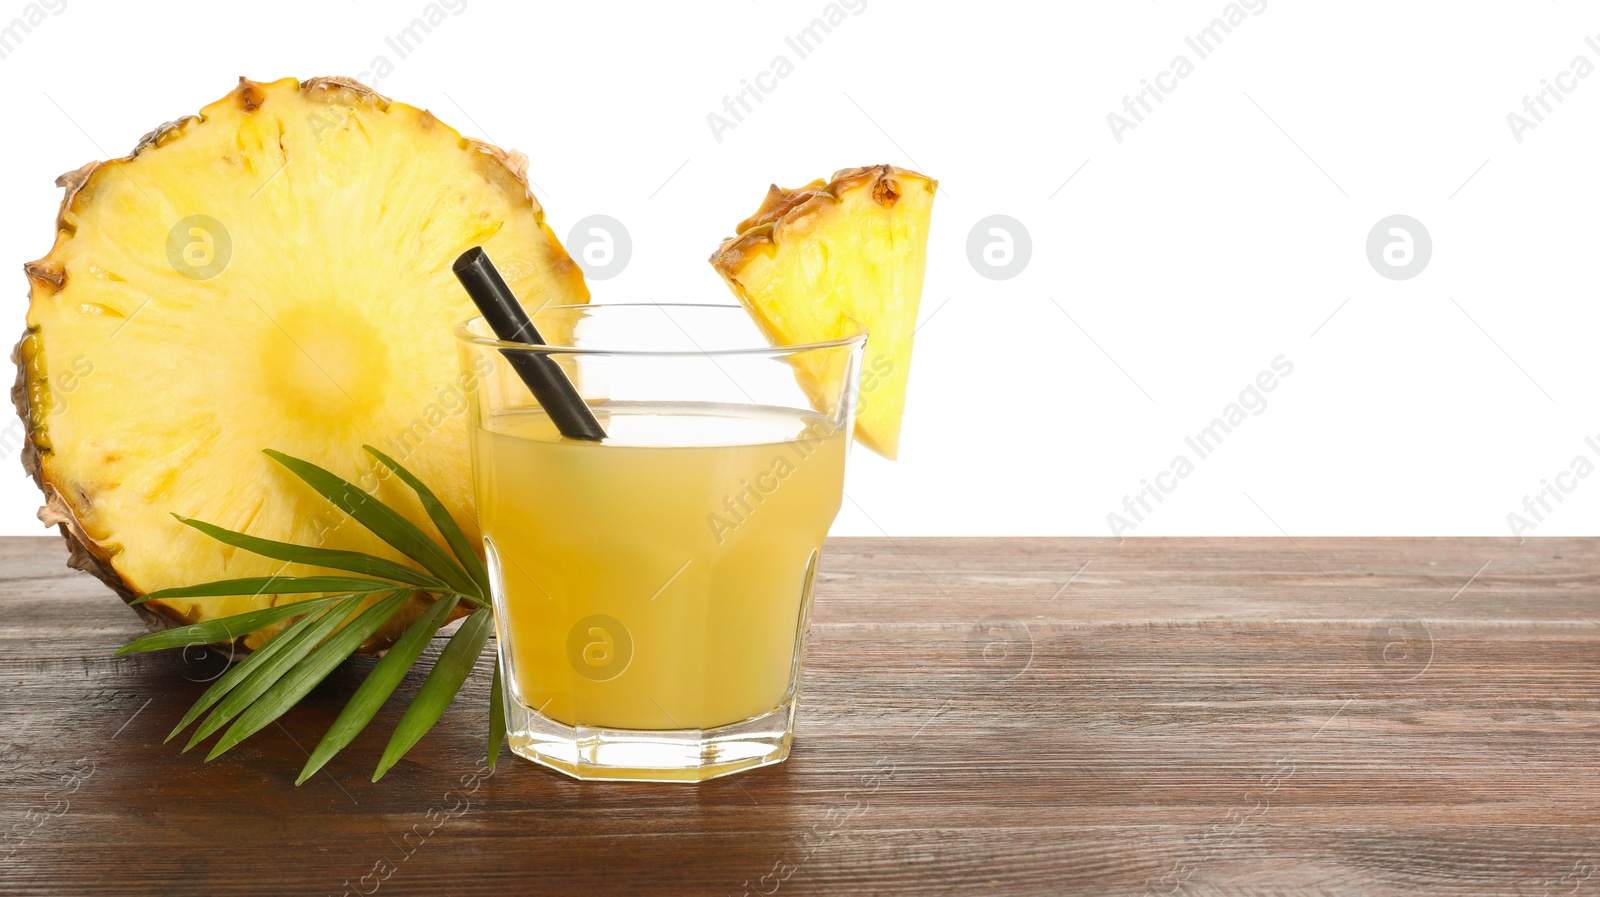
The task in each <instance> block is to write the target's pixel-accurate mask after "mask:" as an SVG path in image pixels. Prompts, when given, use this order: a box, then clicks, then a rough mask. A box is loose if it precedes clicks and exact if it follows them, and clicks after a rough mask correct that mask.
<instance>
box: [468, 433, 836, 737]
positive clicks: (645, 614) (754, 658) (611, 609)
mask: <svg viewBox="0 0 1600 897" xmlns="http://www.w3.org/2000/svg"><path fill="white" fill-rule="evenodd" d="M595 412H596V416H597V417H598V418H599V419H600V422H601V424H602V426H604V427H605V429H606V433H607V439H606V440H605V441H604V442H600V443H595V442H585V441H581V440H570V439H566V438H564V437H562V436H560V435H559V433H558V432H557V431H556V428H555V425H554V424H553V423H552V422H551V420H550V418H549V417H547V416H546V415H545V414H544V413H543V412H542V411H537V410H535V411H512V412H506V413H500V414H494V415H489V416H487V417H486V419H485V420H484V422H483V424H482V426H481V427H474V428H473V434H472V437H473V442H472V453H473V454H472V461H473V465H474V468H475V475H474V477H473V481H474V483H475V484H476V490H477V496H476V499H477V506H478V517H479V522H480V524H481V526H482V528H483V532H484V535H485V538H486V540H487V541H488V543H489V546H490V548H489V554H490V560H491V574H492V575H493V576H494V577H495V578H496V579H497V581H498V584H499V586H500V589H499V593H498V594H497V595H496V601H497V606H496V615H497V619H498V625H499V627H500V632H499V637H500V640H501V652H502V658H503V660H504V662H505V670H506V675H507V681H506V687H507V688H508V689H510V694H511V696H512V697H514V698H515V699H516V700H517V701H518V702H519V703H520V704H521V705H522V706H524V707H527V708H529V709H530V710H533V711H536V712H538V713H540V714H542V715H544V716H546V717H548V718H551V719H553V720H555V721H557V722H559V723H562V724H564V725H568V726H575V727H580V726H581V727H593V728H614V729H642V730H668V729H709V728H713V727H718V726H724V725H729V724H732V723H736V722H739V721H742V720H746V719H750V718H752V717H756V716H759V715H761V714H764V713H767V712H769V711H772V710H773V709H775V708H777V707H778V706H779V705H780V704H781V703H783V701H784V700H785V699H787V698H788V697H789V696H790V694H791V690H792V688H793V684H794V682H793V680H794V678H795V676H796V675H797V671H798V662H799V652H800V646H801V645H803V644H804V633H803V632H801V631H799V630H800V627H802V626H804V625H805V622H806V612H807V610H808V608H809V602H810V591H811V582H812V577H813V575H814V572H815V564H816V557H817V553H818V551H819V549H820V548H821V546H822V540H823V537H824V536H825V535H826V534H827V531H828V527H829V526H830V525H831V524H832V522H833V518H834V516H835V515H836V514H837V513H838V511H839V504H840V497H841V495H842V493H843V482H844V461H845V454H846V449H847V447H848V438H847V432H846V431H845V430H841V429H838V428H837V427H836V425H835V424H833V423H831V422H829V421H828V420H826V419H825V418H822V417H820V416H816V415H812V414H809V413H804V412H799V411H795V410H792V409H782V408H772V407H763V406H740V405H714V404H688V403H686V404H679V405H665V404H657V403H624V402H613V403H606V404H600V405H597V406H596V407H595Z"/></svg>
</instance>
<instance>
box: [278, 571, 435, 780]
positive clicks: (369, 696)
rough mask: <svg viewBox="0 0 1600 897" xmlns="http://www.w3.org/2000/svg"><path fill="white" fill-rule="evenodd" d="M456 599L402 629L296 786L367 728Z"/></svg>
mask: <svg viewBox="0 0 1600 897" xmlns="http://www.w3.org/2000/svg"><path fill="white" fill-rule="evenodd" d="M458 600H459V599H457V598H456V596H454V595H451V596H450V597H448V598H440V599H439V600H437V601H435V602H433V605H432V606H431V607H429V608H428V610H427V611H426V612H425V613H423V615H422V616H420V617H418V618H417V619H416V621H415V622H413V623H412V624H411V625H410V626H409V627H407V628H406V631H405V634H404V635H402V636H400V638H399V640H398V641H396V642H395V643H394V647H392V648H390V649H389V653H387V654H385V655H383V659H382V660H380V661H378V665H377V666H375V667H373V668H372V672H370V673H368V674H367V678H366V680H365V681H363V682H362V683H361V687H360V688H358V689H356V693H355V694H354V695H353V696H352V697H351V698H350V702H349V703H348V704H345V705H344V710H343V711H342V712H340V714H339V718H338V719H336V720H334V721H333V725H332V726H330V727H328V733H327V734H326V735H324V736H322V741H321V742H319V743H318V744H317V747H316V749H315V750H313V751H312V752H311V757H310V758H309V759H307V760H306V765H305V768H303V769H301V770H300V777H299V778H297V779H295V780H294V783H295V784H296V785H299V784H300V783H302V782H304V781H305V780H306V779H309V778H311V777H312V776H313V775H315V774H316V772H317V770H319V769H321V768H322V766H323V764H325V763H327V762H328V761H329V760H331V759H333V755H334V754H337V753H339V751H341V750H343V749H344V747H345V745H347V744H349V743H350V742H351V741H352V740H354V739H355V737H356V736H357V735H359V734H360V733H361V730H362V729H365V728H366V727H367V723H369V722H371V721H372V718H373V717H374V716H376V715H377V713H378V709H379V708H381V707H382V706H383V704H384V702H385V701H387V700H389V695H391V694H393V693H394V690H395V687H396V686H398V685H399V684H400V680H401V679H403V678H405V675H406V671H407V670H409V669H411V666H412V664H415V663H416V662H417V658H418V657H420V656H421V655H422V651H423V649H424V648H426V647H428V642H429V641H431V640H432V639H433V635H434V633H436V632H438V631H439V627H440V626H443V625H444V622H445V621H446V620H448V619H449V618H450V612H451V611H452V610H455V607H456V604H457V602H458Z"/></svg>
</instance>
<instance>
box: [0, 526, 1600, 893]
mask: <svg viewBox="0 0 1600 897" xmlns="http://www.w3.org/2000/svg"><path fill="white" fill-rule="evenodd" d="M64 558H65V551H63V550H62V548H61V546H60V545H59V543H58V542H57V541H56V540H55V539H7V540H0V589H3V592H4V598H3V602H4V616H3V618H0V619H3V622H0V689H3V690H0V744H5V745H7V746H6V747H5V748H4V750H3V752H0V795H3V799H0V823H3V825H4V827H5V829H6V830H8V831H11V832H12V835H13V837H12V840H11V843H9V844H8V845H7V846H6V847H5V850H4V851H0V894H52V893H53V894H72V895H88V894H115V895H123V894H143V893H159V894H208V895H226V894H335V895H336V894H343V893H351V894H356V893H381V894H447V895H450V897H467V895H474V894H506V893H520V894H529V895H541V897H542V895H553V894H584V895H599V894H634V893H699V894H713V895H740V894H752V895H753V894H772V893H780V894H785V895H787V894H824V893H826V894H881V893H909V892H915V893H920V894H927V893H947V894H1068V893H1082V894H1094V895H1112V894H1130V895H1140V894H1146V893H1149V894H1188V895H1206V894H1224V893H1230V894H1240V893H1242V894H1262V895H1265V894H1307V895H1310V894H1317V895H1332V894H1363V895H1380V894H1396V895H1398V894H1405V895H1418V894H1423V895H1430V897H1432V895H1450V894H1496V895H1504V894H1529V895H1541V894H1549V895H1559V894H1596V893H1600V773H1597V756H1600V624H1597V623H1596V610H1597V607H1600V542H1596V541H1589V540H1569V539H1561V540H1529V541H1527V542H1526V543H1525V544H1523V545H1521V546H1520V547H1519V546H1517V545H1516V544H1515V543H1513V542H1510V541H1507V540H1496V539H1420V540H1417V539H1405V540H1395V539H1301V540H1295V541H1290V540H1288V539H1182V540H1165V539H1162V540H1128V541H1126V542H1123V543H1122V544H1120V545H1119V544H1117V543H1115V542H1113V541H1110V540H1093V539H902V540H895V541H892V542H891V541H890V540H888V539H840V540H835V541H833V542H830V543H829V546H828V549H827V550H826V551H825V552H824V563H823V572H822V573H821V575H820V579H819V582H818V586H817V600H816V609H815V613H814V617H813V623H812V631H811V648H810V655H809V659H808V665H807V668H806V674H805V680H804V685H803V689H802V704H801V711H800V718H799V723H798V727H797V728H798V740H797V743H796V747H795V750H794V753H793V756H792V757H791V759H790V760H789V762H787V763H785V764H782V765H780V766H777V767H774V768H771V769H766V770H760V771H756V772H752V773H748V774H745V775H740V776H734V777H731V778H726V779H721V780H718V781H714V782H710V783H707V784H704V785H699V786H666V785H653V786H646V785H617V784H581V783H577V782H573V781H570V780H568V779H566V778H564V777H561V776H559V775H556V774H553V773H550V772H547V771H545V770H543V769H541V768H539V767H536V766H534V765H532V764H529V763H525V762H522V761H520V760H517V759H516V758H514V757H510V755H509V754H508V755H506V759H505V760H504V761H503V762H502V765H501V766H500V768H499V770H498V771H497V772H495V773H494V774H493V775H492V776H491V777H488V778H481V777H476V776H475V770H477V768H478V766H479V761H480V757H481V747H480V745H481V744H482V728H481V726H482V724H481V722H480V720H481V718H482V716H481V713H482V711H481V708H482V707H483V706H484V703H485V701H486V694H485V692H486V691H487V689H488V675H487V669H486V668H484V669H480V670H479V671H478V673H477V674H476V675H475V677H474V679H473V680H472V681H471V682H470V683H469V685H468V687H467V689H466V692H465V693H464V700H462V701H458V702H457V705H456V706H454V707H452V709H451V711H450V712H449V713H448V714H447V715H446V717H445V720H444V722H443V723H442V724H441V726H440V728H439V729H436V730H435V731H434V733H433V734H431V735H429V736H428V738H427V739H425V740H424V741H423V742H422V744H420V745H419V746H418V747H417V748H416V749H415V750H413V751H412V753H411V755H410V756H409V757H408V758H407V760H406V761H404V762H403V763H402V764H401V765H400V766H399V767H397V768H396V769H395V770H394V771H393V772H391V773H390V775H389V776H388V777H387V778H386V779H385V780H384V781H383V782H381V783H380V784H378V785H373V784H370V783H369V781H368V779H369V776H370V772H371V767H372V765H373V762H374V761H375V760H376V758H377V756H378V755H379V753H381V750H382V739H383V738H384V737H385V733H386V732H387V730H388V728H389V727H390V726H392V724H393V722H394V720H395V719H396V718H397V713H398V711H397V710H396V709H395V708H394V707H393V706H391V707H390V708H387V709H386V710H385V714H384V716H382V717H380V720H379V725H377V726H374V727H373V729H374V730H379V729H381V730H382V731H371V730H369V732H368V733H366V734H364V735H363V737H362V738H360V739H359V740H358V741H357V742H356V743H355V744H354V745H352V746H351V747H350V748H349V749H347V750H346V751H345V752H344V753H343V754H341V755H340V756H339V757H338V758H336V759H335V760H334V761H333V763H332V764H330V766H329V767H328V769H327V774H319V775H318V776H316V777H315V778H314V779H313V780H311V781H309V782H307V783H306V784H305V785H304V786H302V787H300V788H298V789H297V788H295V787H294V786H293V784H292V782H293V777H294V774H295V772H296V771H297V770H298V768H299V767H300V765H301V762H302V761H303V759H304V756H305V755H304V750H303V749H305V748H309V747H310V746H311V745H312V744H313V743H315V741H316V740H317V739H318V738H319V737H320V735H321V733H322V731H323V729H324V728H325V727H326V726H327V725H328V723H329V722H330V721H331V720H332V717H333V715H334V713H336V712H337V710H338V708H339V707H340V706H341V705H342V704H343V701H344V700H345V698H347V697H348V696H349V694H350V693H351V692H352V690H353V689H354V688H355V686H356V685H357V684H358V683H359V681H360V679H359V675H360V673H361V672H362V671H363V670H364V668H365V664H367V663H370V661H364V662H357V663H355V664H353V665H354V666H357V667H359V669H355V670H345V671H340V672H336V673H335V674H334V676H333V677H331V678H330V680H329V682H327V683H325V684H324V686H323V687H322V689H320V690H319V692H318V693H317V694H315V695H313V697H312V698H310V699H308V700H307V702H306V703H305V704H304V705H302V706H301V707H300V708H298V709H296V710H295V711H294V712H292V713H290V714H289V715H288V716H287V717H285V718H284V720H283V722H282V726H281V728H280V727H269V728H268V729H267V730H265V731H264V732H262V733H261V734H259V735H258V736H257V737H255V738H254V739H252V740H251V741H249V742H247V743H246V745H244V746H242V747H241V748H239V749H235V750H234V751H233V752H231V753H229V754H227V755H225V756H224V757H222V758H220V759H219V760H217V761H215V762H213V763H210V764H203V763H202V762H201V760H200V757H199V756H197V755H195V754H190V755H183V754H180V753H179V751H178V746H177V745H176V744H167V745H164V744H162V743H161V739H162V737H163V736H164V735H165V734H166V732H167V730H168V729H169V728H170V727H171V726H172V725H173V723H174V722H175V721H176V720H177V719H178V717H179V716H180V715H181V714H182V713H183V711H184V709H185V708H186V707H187V705H188V704H189V703H190V702H191V701H192V700H193V699H194V698H195V697H196V696H197V695H198V694H199V692H200V691H201V690H202V687H203V686H202V685H201V684H199V683H196V682H191V681H188V680H187V679H186V678H185V675H186V674H187V675H190V676H193V668H191V667H185V666H184V665H183V664H182V662H180V660H179V659H178V658H176V657H174V656H170V655H145V656H137V657H130V658H124V659H113V658H112V656H111V652H112V650H113V649H114V648H115V647H116V646H118V645H119V644H121V643H123V642H124V641H126V640H128V639H129V638H130V637H132V636H134V635H136V634H138V633H139V632H140V625H139V623H138V622H137V620H136V618H135V617H134V615H133V614H132V613H131V612H130V611H128V610H127V609H125V608H123V607H122V606H121V604H120V602H118V601H117V600H116V599H115V598H114V597H113V596H112V595H111V594H110V593H109V592H107V591H105V590H104V589H103V588H102V587H101V586H99V585H98V584H97V583H96V582H95V581H94V580H92V579H90V578H89V577H87V576H84V575H81V574H77V573H72V572H70V571H68V570H66V569H65V568H64V567H63V566H62V563H63V560H64ZM415 685H416V683H415V682H412V683H410V684H409V686H408V687H409V688H415ZM69 788H75V789H76V790H75V792H74V793H71V794H70V795H64V794H63V792H64V791H65V790H68V789H69Z"/></svg>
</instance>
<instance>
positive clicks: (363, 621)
mask: <svg viewBox="0 0 1600 897" xmlns="http://www.w3.org/2000/svg"><path fill="white" fill-rule="evenodd" d="M411 595H412V592H409V591H402V592H395V593H394V594H393V595H390V596H389V597H387V598H385V599H383V600H382V601H379V602H378V603H377V604H374V605H373V606H371V607H369V608H367V609H366V610H365V611H362V613H361V615H360V616H358V617H356V618H355V619H354V620H352V621H350V622H349V623H348V624H347V625H346V626H345V627H344V628H343V629H340V630H339V631H338V632H336V633H334V634H333V635H332V636H331V637H329V639H328V640H327V641H326V642H324V643H323V644H322V645H321V646H320V647H318V648H317V649H316V651H315V652H313V653H312V654H311V655H310V656H309V657H307V658H306V659H305V662H304V663H299V664H296V665H295V667H294V669H292V670H290V671H289V672H288V673H287V674H285V675H284V676H283V678H281V679H279V680H278V681H276V682H274V683H273V684H272V687H271V688H269V689H267V691H266V694H263V695H262V696H261V698H260V700H258V701H256V702H255V703H254V704H251V705H250V709H249V710H246V711H245V712H243V713H241V714H239V718H238V719H236V720H234V721H233V725H231V726H229V727H228V731H227V732H224V733H223V735H222V737H221V738H219V739H218V740H217V744H216V746H215V747H213V748H212V749H211V753H209V754H207V755H206V759H207V760H215V759H216V758H217V757H219V756H221V755H222V754H223V752H225V751H227V750H228V749H229V748H232V747H233V746H234V745H236V744H238V743H239V742H241V741H243V740H245V739H246V738H249V737H250V736H251V735H254V734H255V733H256V732H258V731H260V729H261V727H262V726H265V725H266V724H267V723H270V722H272V721H273V720H275V719H277V718H278V717H280V716H282V715H283V714H284V713H286V712H288V710H289V708H290V707H293V706H294V705H295V704H297V703H299V702H300V699H301V698H303V697H305V696H306V695H307V694H309V693H310V691H311V689H313V688H316V687H317V683H319V682H321V681H322V680H323V679H326V678H327V677H328V674H329V673H331V672H333V668H334V667H336V666H338V665H339V664H341V663H344V661H345V658H347V657H349V656H350V655H351V654H354V653H355V650H356V649H357V648H359V647H361V643H362V642H364V641H366V640H367V639H369V638H371V637H372V634H373V633H374V632H377V631H378V629H379V628H381V627H382V626H383V624H384V623H387V622H388V621H389V618H390V617H392V616H394V613H395V611H397V610H399V609H400V607H401V606H402V605H403V604H405V602H406V599H408V598H410V597H411ZM343 607H344V605H340V606H339V607H336V608H334V613H337V612H338V611H339V610H340V609H341V608H343Z"/></svg>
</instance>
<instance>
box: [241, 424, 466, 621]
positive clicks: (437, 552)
mask: <svg viewBox="0 0 1600 897" xmlns="http://www.w3.org/2000/svg"><path fill="white" fill-rule="evenodd" d="M266 453H267V457H269V458H271V459H272V460H274V461H276V462H278V463H279V464H282V465H283V466H284V467H286V468H288V470H289V472H290V473H293V474H294V475H295V476H297V477H299V478H300V479H302V480H305V481H306V484H307V485H309V486H310V487H311V488H313V489H315V490H317V492H318V493H320V494H321V495H322V497H323V498H326V499H327V500H328V501H331V502H333V503H334V504H335V505H338V506H339V509H340V510H342V511H344V512H345V513H346V514H349V515H350V516H351V517H354V518H355V519H356V520H357V522H359V523H360V524H361V525H362V526H364V527H366V528H367V529H369V530H371V531H372V534H373V535H375V536H377V537H378V538H380V539H382V540H383V541H385V542H387V543H389V544H390V545H392V546H394V548H395V550H396V551H399V552H400V553H401V554H403V555H405V556H406V557H408V558H411V559H412V560H414V561H416V562H417V563H419V564H421V565H422V566H423V567H424V568H426V569H427V570H428V572H430V573H432V574H433V575H434V576H437V577H439V578H440V579H442V580H444V581H445V582H447V583H449V584H450V587H451V588H452V589H454V590H456V591H457V592H460V593H462V594H464V595H473V596H476V593H477V591H478V590H477V588H476V586H475V584H474V583H473V581H472V577H470V576H468V575H467V572H466V571H465V570H463V569H462V568H461V565H460V564H458V563H456V562H455V560H454V559H453V558H451V557H450V555H449V554H448V553H447V552H445V550H444V549H442V548H440V547H439V545H438V543H437V542H434V541H433V540H432V539H430V538H428V536H427V534H426V533H424V532H423V531H422V530H420V529H418V528H417V525H416V524H414V523H412V522H411V521H409V520H407V519H406V518H405V517H403V516H402V515H401V514H400V512H398V511H396V510H394V509H393V508H391V507H389V506H388V505H386V504H384V503H383V502H381V501H378V500H377V499H376V498H373V497H372V496H370V495H368V494H367V493H366V492H364V491H363V490H362V489H361V488H360V487H358V486H356V485H355V484H354V483H351V482H349V481H348V480H345V479H344V478H342V477H340V476H339V475H337V474H335V473H332V472H330V471H328V470H324V469H323V468H321V467H318V466H317V465H315V464H312V463H311V462H310V461H302V460H300V459H299V458H291V457H289V456H288V455H285V454H284V453H282V452H275V451H273V450H272V449H267V450H266Z"/></svg>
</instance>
